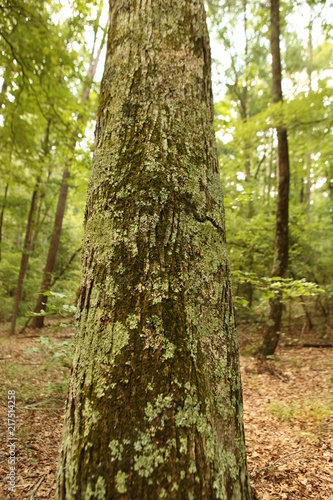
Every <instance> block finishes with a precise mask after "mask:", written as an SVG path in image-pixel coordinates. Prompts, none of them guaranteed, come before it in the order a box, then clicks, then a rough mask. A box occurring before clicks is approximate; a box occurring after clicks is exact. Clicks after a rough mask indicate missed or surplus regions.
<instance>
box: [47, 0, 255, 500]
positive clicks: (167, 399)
mask: <svg viewBox="0 0 333 500" xmlns="http://www.w3.org/2000/svg"><path fill="white" fill-rule="evenodd" d="M110 5H111V23H110V31H109V38H108V48H107V58H106V65H105V72H104V77H103V80H102V86H101V93H100V103H99V111H98V117H97V126H96V136H95V154H94V164H93V169H92V173H91V178H90V183H89V188H88V198H87V206H86V215H85V236H84V243H83V256H82V261H83V276H82V288H81V294H80V299H79V307H78V315H77V329H76V347H75V354H74V365H73V371H72V379H71V383H70V389H69V396H68V402H67V410H66V418H65V427H64V436H63V442H62V449H61V454H60V461H59V468H58V478H57V493H56V498H58V499H60V498H61V499H74V498H82V499H83V498H87V499H88V498H99V499H111V498H112V499H126V498H135V499H140V500H145V499H155V498H156V499H158V498H173V499H176V500H177V499H186V498H211V499H214V498H228V499H249V498H250V492H249V484H248V476H247V470H246V460H245V443H244V431H243V419H242V392H241V383H240V371H239V361H238V341H237V334H236V329H235V321H234V307H233V300H232V295H231V283H230V270H229V262H228V258H227V254H226V248H225V231H224V212H223V198H222V191H221V183H220V177H219V169H218V162H217V152H216V144H215V137H214V130H213V101H212V92H211V74H210V49H209V38H208V33H207V29H206V24H205V11H204V7H203V2H202V1H199V0H174V1H173V2H165V1H164V0H156V1H155V2H145V3H142V2H124V1H122V0H111V3H110Z"/></svg>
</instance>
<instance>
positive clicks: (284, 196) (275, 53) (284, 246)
mask: <svg viewBox="0 0 333 500" xmlns="http://www.w3.org/2000/svg"><path fill="white" fill-rule="evenodd" d="M270 7H271V9H270V11H271V54H272V100H273V103H278V102H282V72H281V59H280V7H279V0H271V3H270ZM277 141H278V169H277V206H276V223H275V254H274V262H273V269H272V276H280V277H281V278H284V277H285V276H286V272H287V268H288V249H289V243H288V239H289V238H288V223H289V215H288V212H289V154H288V138H287V131H286V129H284V128H283V127H278V128H277ZM281 300H282V297H281V295H280V294H277V296H276V297H275V298H274V299H272V300H271V301H270V310H269V315H268V321H267V327H266V331H265V335H264V338H263V342H262V346H261V351H262V352H263V353H264V354H265V355H269V354H273V353H274V352H275V349H276V347H277V345H278V342H279V337H280V328H281V319H282V310H283V307H282V302H281Z"/></svg>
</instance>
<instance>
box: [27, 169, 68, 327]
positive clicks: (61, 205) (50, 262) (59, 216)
mask: <svg viewBox="0 0 333 500" xmlns="http://www.w3.org/2000/svg"><path fill="white" fill-rule="evenodd" d="M68 179H69V170H68V168H67V167H65V169H64V172H63V177H62V182H61V186H60V192H59V198H58V204H57V209H56V216H55V220H54V227H53V233H52V237H51V241H50V246H49V251H48V254H47V260H46V265H45V269H44V273H43V282H42V286H41V290H40V292H39V295H38V299H37V304H36V307H35V313H38V314H39V313H40V312H41V311H42V309H43V308H45V307H46V304H47V298H48V297H47V296H46V295H44V293H45V292H46V291H47V290H49V289H50V285H51V280H52V273H53V270H54V266H55V262H56V257H57V252H58V246H59V242H60V235H61V228H62V222H63V219H64V213H65V206H66V199H67V193H68ZM31 326H32V327H33V328H42V327H43V326H44V316H34V318H33V320H32V324H31Z"/></svg>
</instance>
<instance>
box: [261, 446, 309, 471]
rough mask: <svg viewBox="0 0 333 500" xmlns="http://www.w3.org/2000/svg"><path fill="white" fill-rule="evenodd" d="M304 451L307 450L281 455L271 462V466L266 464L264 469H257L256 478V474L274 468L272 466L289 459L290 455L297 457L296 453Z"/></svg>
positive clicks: (302, 449)
mask: <svg viewBox="0 0 333 500" xmlns="http://www.w3.org/2000/svg"><path fill="white" fill-rule="evenodd" d="M306 450H307V448H301V449H300V450H297V451H293V452H292V453H288V454H287V455H283V456H282V457H280V458H278V459H277V460H275V462H272V463H271V464H268V465H266V466H265V467H262V468H261V469H259V470H258V472H256V476H257V475H258V474H260V473H261V472H262V471H264V470H266V469H269V468H270V467H274V465H276V464H277V463H278V462H281V461H282V460H284V459H285V458H288V457H291V456H292V455H297V453H302V451H306Z"/></svg>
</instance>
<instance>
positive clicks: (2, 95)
mask: <svg viewBox="0 0 333 500" xmlns="http://www.w3.org/2000/svg"><path fill="white" fill-rule="evenodd" d="M7 88H8V84H7V82H6V80H4V81H3V82H2V85H1V91H0V109H1V108H2V106H3V101H4V99H5V94H6V91H7Z"/></svg>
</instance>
